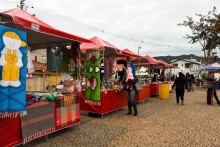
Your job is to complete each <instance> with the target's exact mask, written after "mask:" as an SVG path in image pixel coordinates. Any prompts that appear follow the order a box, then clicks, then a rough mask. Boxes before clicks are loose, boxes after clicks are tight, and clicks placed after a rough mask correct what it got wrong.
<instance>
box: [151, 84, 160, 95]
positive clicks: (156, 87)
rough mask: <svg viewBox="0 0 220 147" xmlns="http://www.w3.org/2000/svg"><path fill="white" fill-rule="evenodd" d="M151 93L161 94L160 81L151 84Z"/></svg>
mask: <svg viewBox="0 0 220 147" xmlns="http://www.w3.org/2000/svg"><path fill="white" fill-rule="evenodd" d="M150 95H151V96H158V95H159V84H158V83H151V84H150Z"/></svg>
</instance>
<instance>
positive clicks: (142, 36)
mask: <svg viewBox="0 0 220 147" xmlns="http://www.w3.org/2000/svg"><path fill="white" fill-rule="evenodd" d="M25 3H26V5H27V6H29V8H28V9H27V11H28V12H29V13H31V14H36V17H38V18H39V19H41V20H43V21H45V22H46V23H48V24H50V25H51V26H53V27H55V28H57V29H60V30H62V31H65V32H69V33H72V34H75V35H79V36H81V37H85V38H88V39H89V38H92V37H94V36H98V37H100V38H102V39H104V40H106V41H108V42H109V43H111V44H113V45H115V46H117V47H118V48H120V49H124V48H128V49H130V50H132V51H134V52H136V53H137V52H138V46H140V47H141V49H140V54H141V55H146V54H148V55H150V56H161V55H162V56H163V55H182V54H191V53H192V54H195V55H200V56H202V52H201V47H200V46H199V45H198V44H197V45H191V44H188V40H186V39H184V38H183V36H184V35H185V34H187V33H188V34H189V33H190V30H189V29H188V28H186V27H183V26H177V24H178V23H181V22H182V21H183V20H186V16H192V17H195V14H196V13H199V14H207V13H208V11H210V10H212V8H213V7H214V6H216V7H217V10H218V12H220V7H218V6H220V0H62V1H61V0H26V1H25ZM18 4H19V0H0V12H2V11H5V10H8V9H12V8H15V7H17V5H18ZM31 6H33V8H31ZM218 52H220V51H219V50H218Z"/></svg>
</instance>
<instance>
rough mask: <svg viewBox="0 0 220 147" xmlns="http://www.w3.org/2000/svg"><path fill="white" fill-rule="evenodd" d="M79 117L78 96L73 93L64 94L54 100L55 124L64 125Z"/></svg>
mask: <svg viewBox="0 0 220 147" xmlns="http://www.w3.org/2000/svg"><path fill="white" fill-rule="evenodd" d="M79 117H80V109H79V97H78V96H75V95H74V94H70V95H65V96H64V98H61V99H58V100H56V126H65V125H67V123H68V122H73V121H75V120H76V119H77V118H79Z"/></svg>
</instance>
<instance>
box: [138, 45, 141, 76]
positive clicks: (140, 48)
mask: <svg viewBox="0 0 220 147" xmlns="http://www.w3.org/2000/svg"><path fill="white" fill-rule="evenodd" d="M140 49H141V47H140V46H138V55H139V50H140ZM138 66H139V67H138V68H139V69H138V74H140V58H138Z"/></svg>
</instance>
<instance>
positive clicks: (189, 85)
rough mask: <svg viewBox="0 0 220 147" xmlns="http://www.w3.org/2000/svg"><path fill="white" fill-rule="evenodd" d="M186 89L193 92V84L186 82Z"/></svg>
mask: <svg viewBox="0 0 220 147" xmlns="http://www.w3.org/2000/svg"><path fill="white" fill-rule="evenodd" d="M187 88H188V91H194V87H193V83H192V82H187Z"/></svg>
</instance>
